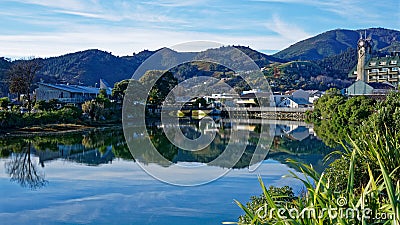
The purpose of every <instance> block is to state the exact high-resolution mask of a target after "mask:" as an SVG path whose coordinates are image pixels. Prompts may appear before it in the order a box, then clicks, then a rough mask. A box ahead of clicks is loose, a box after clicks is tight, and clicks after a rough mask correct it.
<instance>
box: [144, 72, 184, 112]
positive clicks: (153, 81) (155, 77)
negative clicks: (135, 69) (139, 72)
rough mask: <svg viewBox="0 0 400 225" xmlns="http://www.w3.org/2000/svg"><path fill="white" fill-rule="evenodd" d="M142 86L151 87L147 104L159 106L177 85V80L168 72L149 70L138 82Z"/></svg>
mask: <svg viewBox="0 0 400 225" xmlns="http://www.w3.org/2000/svg"><path fill="white" fill-rule="evenodd" d="M139 81H140V82H141V83H142V84H143V85H144V86H147V87H151V90H150V92H149V95H148V102H149V103H150V104H153V105H161V104H162V103H163V102H164V100H165V98H166V97H167V95H168V94H169V92H170V91H171V90H172V89H173V88H174V87H175V86H176V85H177V84H178V80H177V79H176V78H175V77H174V75H173V74H172V73H171V72H169V71H161V70H149V71H146V73H145V74H144V75H143V76H142V77H141V78H140V80H139Z"/></svg>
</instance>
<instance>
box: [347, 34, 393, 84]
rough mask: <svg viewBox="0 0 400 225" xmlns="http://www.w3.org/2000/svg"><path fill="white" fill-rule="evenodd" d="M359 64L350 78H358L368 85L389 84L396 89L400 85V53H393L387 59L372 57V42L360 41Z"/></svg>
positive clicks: (368, 40) (352, 71)
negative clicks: (376, 83)
mask: <svg viewBox="0 0 400 225" xmlns="http://www.w3.org/2000/svg"><path fill="white" fill-rule="evenodd" d="M357 52H358V62H357V66H356V67H354V68H353V69H352V70H351V71H350V73H349V75H348V76H349V77H350V78H357V81H358V80H361V81H364V82H366V83H372V82H379V83H383V82H388V83H390V84H392V85H394V86H395V87H397V86H398V85H399V76H400V69H399V68H400V52H393V53H392V54H391V55H390V56H386V57H375V58H372V57H371V53H372V44H371V40H370V39H367V38H362V37H360V39H359V40H358V47H357Z"/></svg>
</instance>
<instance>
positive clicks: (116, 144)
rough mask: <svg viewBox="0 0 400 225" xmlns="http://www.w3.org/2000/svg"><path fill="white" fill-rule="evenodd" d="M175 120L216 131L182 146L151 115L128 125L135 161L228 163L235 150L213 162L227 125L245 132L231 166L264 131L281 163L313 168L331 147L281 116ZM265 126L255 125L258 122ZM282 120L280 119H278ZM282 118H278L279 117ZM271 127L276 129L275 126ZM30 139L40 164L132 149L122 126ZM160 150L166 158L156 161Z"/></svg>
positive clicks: (86, 160) (97, 158)
mask: <svg viewBox="0 0 400 225" xmlns="http://www.w3.org/2000/svg"><path fill="white" fill-rule="evenodd" d="M181 122H183V123H182V124H181V125H173V124H167V125H166V126H179V128H180V130H181V131H183V133H184V134H185V136H186V137H190V138H192V139H193V138H197V137H198V136H199V135H200V134H201V135H203V134H205V135H211V133H212V132H216V136H215V138H214V140H213V142H212V143H211V144H210V145H208V146H207V147H205V148H204V149H202V150H199V151H186V150H182V149H179V148H177V147H176V146H175V145H173V144H171V143H170V142H169V140H168V138H167V137H166V135H165V134H164V131H163V126H165V124H164V125H162V124H161V123H158V122H157V121H156V122H154V123H152V126H150V127H148V128H147V132H146V133H143V131H141V130H140V129H136V128H132V131H131V134H130V135H127V137H128V141H130V140H135V145H133V147H134V148H136V149H135V150H137V152H136V154H137V155H135V158H136V159H137V160H139V161H140V162H146V163H156V164H159V165H161V166H165V167H168V166H170V165H171V163H177V162H193V163H205V164H209V165H213V166H219V167H223V168H227V167H231V166H230V165H231V163H232V162H234V161H237V159H234V158H235V156H232V157H231V158H230V156H228V157H227V158H226V159H224V160H219V161H218V163H215V161H214V160H215V159H217V158H218V157H219V156H220V155H221V154H223V153H224V151H225V150H226V146H227V144H228V143H229V141H230V138H231V135H232V134H231V129H234V130H235V131H236V132H238V133H239V135H240V134H241V132H243V134H244V133H245V132H249V135H250V136H249V139H248V140H236V139H235V140H234V142H235V144H236V145H239V146H244V148H245V152H244V153H243V155H242V156H241V157H240V159H239V161H238V162H237V163H236V165H235V166H234V168H246V167H249V164H250V162H252V161H251V160H252V158H253V157H254V152H255V148H256V146H257V144H258V142H259V141H260V138H262V140H266V142H267V143H269V141H268V138H270V134H271V135H273V134H275V138H274V139H273V144H272V148H271V151H270V152H269V155H267V157H266V158H271V159H274V160H277V161H280V162H282V163H286V159H287V158H292V159H294V160H298V161H300V162H304V163H306V164H312V165H313V166H314V167H316V168H317V169H320V170H322V169H323V165H322V160H323V158H324V156H325V155H326V154H328V153H329V152H331V149H330V148H327V147H326V146H325V144H324V143H323V142H322V141H320V140H319V139H318V138H317V137H315V136H314V135H313V131H312V130H310V129H309V128H308V127H306V126H305V124H301V123H295V122H287V123H285V124H279V125H276V124H275V122H276V121H254V120H252V121H250V124H251V125H250V126H244V125H243V124H244V122H243V121H241V120H227V119H220V120H216V121H215V123H214V124H201V123H205V121H204V120H203V121H196V120H185V121H181ZM261 122H263V123H264V125H266V126H265V127H263V129H264V130H263V131H261V126H260V123H261ZM281 122H282V121H281ZM282 123H284V122H282ZM275 127H276V129H275ZM146 137H149V138H150V140H151V142H152V144H153V145H154V147H156V149H157V151H158V152H154V151H148V149H144V148H143V147H142V146H144V143H146V142H147V141H146ZM26 141H27V140H24V139H23V138H20V139H18V138H17V139H9V140H0V144H1V146H0V150H1V152H2V154H3V155H4V157H7V155H9V153H7V152H8V149H10V150H12V151H13V152H18V151H20V149H21V143H24V142H26ZM29 141H30V142H31V143H32V146H33V147H32V153H33V154H36V155H37V156H38V157H39V160H40V163H41V164H42V165H43V166H44V164H45V163H46V162H48V161H51V160H55V159H59V158H62V159H65V160H68V161H74V162H78V163H83V164H86V165H99V164H103V163H109V162H111V161H112V160H113V159H114V158H123V159H128V160H132V159H133V157H132V154H131V152H130V150H129V148H128V145H127V143H126V142H125V137H124V132H123V130H122V129H100V130H97V131H92V132H88V133H84V134H74V135H65V136H62V135H60V136H52V137H37V138H33V139H32V140H29ZM269 148H270V146H262V148H261V151H260V152H257V155H256V156H258V157H257V158H258V159H260V160H261V159H263V158H264V156H263V154H264V153H266V152H268V151H269ZM160 156H162V158H164V159H166V160H165V161H160V160H159V159H160Z"/></svg>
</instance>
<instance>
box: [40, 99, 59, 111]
mask: <svg viewBox="0 0 400 225" xmlns="http://www.w3.org/2000/svg"><path fill="white" fill-rule="evenodd" d="M59 104H60V101H59V100H58V99H51V100H49V101H48V102H47V101H45V100H39V101H36V103H35V106H34V108H35V109H37V110H41V111H52V110H57V109H58V105H59Z"/></svg>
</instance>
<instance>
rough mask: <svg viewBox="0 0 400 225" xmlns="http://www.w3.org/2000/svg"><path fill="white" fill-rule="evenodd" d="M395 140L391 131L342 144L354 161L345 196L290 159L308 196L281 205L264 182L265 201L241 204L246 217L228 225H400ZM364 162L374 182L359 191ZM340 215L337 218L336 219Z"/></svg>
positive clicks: (398, 152)
mask: <svg viewBox="0 0 400 225" xmlns="http://www.w3.org/2000/svg"><path fill="white" fill-rule="evenodd" d="M379 133H380V134H379ZM382 133H383V134H382ZM395 136H396V135H391V134H390V133H389V132H387V131H386V132H378V133H376V134H367V133H361V134H360V136H359V137H358V138H357V140H352V139H350V141H349V144H348V145H343V146H344V148H345V149H346V150H347V154H349V155H348V156H349V158H350V165H349V171H348V177H347V188H346V190H344V191H343V192H336V189H335V188H334V185H332V183H331V181H330V179H328V178H326V176H325V174H324V173H322V174H319V173H318V172H316V171H315V170H314V169H313V168H312V166H309V165H305V164H302V163H299V162H296V161H293V160H288V162H289V163H291V164H292V165H293V166H294V167H295V168H296V169H297V171H300V172H301V174H302V176H301V177H300V176H299V175H297V173H293V172H291V174H290V176H291V177H294V178H295V179H297V180H300V181H301V182H302V183H303V184H304V187H305V189H306V190H305V192H304V194H303V195H300V196H299V197H297V198H294V199H293V200H292V201H291V202H284V203H282V202H281V201H278V200H277V198H276V197H277V196H274V195H272V194H271V193H270V191H268V190H267V188H266V187H265V184H264V183H263V181H262V179H261V178H259V183H260V186H261V189H262V192H263V194H262V198H261V199H262V201H257V204H247V205H246V206H245V205H243V204H242V203H240V202H236V203H237V205H238V206H239V207H240V208H242V209H243V211H244V212H245V215H243V216H242V217H240V219H239V222H234V223H233V222H227V223H224V224H313V225H314V224H362V225H364V224H391V225H399V224H400V181H399V174H400V172H399V167H400V148H399V147H400V144H399V142H398V141H397V140H396V138H395ZM344 154H346V153H344ZM360 158H361V159H366V160H365V162H366V163H365V164H364V165H363V166H364V167H365V170H366V173H367V174H368V177H369V180H368V182H367V183H366V184H362V185H361V186H360V187H356V186H355V179H357V177H355V167H356V161H357V160H360ZM375 168H376V169H375ZM280 197H282V196H280ZM253 203H254V201H253ZM267 208H268V210H266V209H267ZM296 212H300V214H296ZM301 212H305V213H303V214H302V213H301ZM308 212H311V213H312V212H315V215H314V216H313V215H311V216H310V214H308V215H307V214H306V213H308ZM335 213H338V214H337V215H336V216H335Z"/></svg>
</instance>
